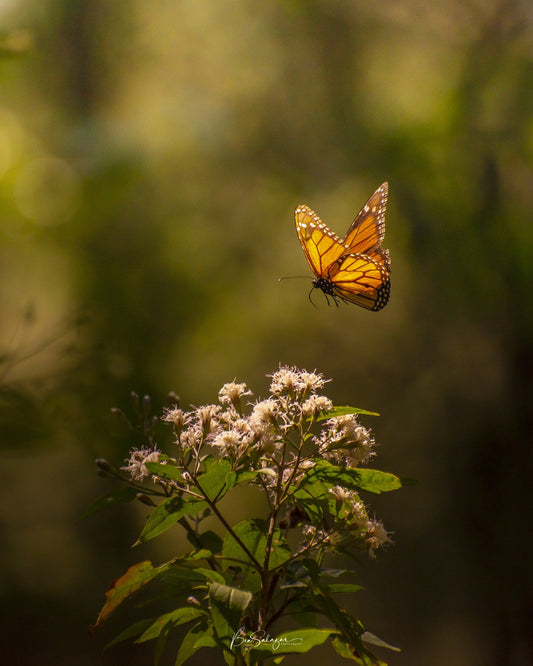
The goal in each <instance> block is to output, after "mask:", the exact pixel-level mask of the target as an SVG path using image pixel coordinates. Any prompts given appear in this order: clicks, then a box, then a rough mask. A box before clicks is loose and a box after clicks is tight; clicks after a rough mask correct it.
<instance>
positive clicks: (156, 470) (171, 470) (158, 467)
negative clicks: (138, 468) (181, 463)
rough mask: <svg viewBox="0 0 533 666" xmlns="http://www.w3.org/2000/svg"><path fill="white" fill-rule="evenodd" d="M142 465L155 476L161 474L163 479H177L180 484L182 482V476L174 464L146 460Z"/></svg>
mask: <svg viewBox="0 0 533 666" xmlns="http://www.w3.org/2000/svg"><path fill="white" fill-rule="evenodd" d="M144 466H145V467H146V469H147V470H148V471H149V472H150V474H156V475H157V476H161V477H163V478H164V479H170V480H171V481H177V482H178V483H179V484H180V485H182V484H183V476H182V475H181V472H180V470H179V469H178V468H177V467H176V466H175V465H163V463H158V462H147V463H145V464H144Z"/></svg>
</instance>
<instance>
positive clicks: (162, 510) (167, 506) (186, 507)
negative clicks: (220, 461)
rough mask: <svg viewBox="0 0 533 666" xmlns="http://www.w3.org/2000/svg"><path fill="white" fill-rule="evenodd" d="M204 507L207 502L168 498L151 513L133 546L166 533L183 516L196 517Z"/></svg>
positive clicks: (176, 497)
mask: <svg viewBox="0 0 533 666" xmlns="http://www.w3.org/2000/svg"><path fill="white" fill-rule="evenodd" d="M150 464H151V463H150ZM206 506H207V502H204V501H203V500H189V501H186V500H184V499H183V498H182V497H178V496H175V497H169V498H168V499H166V500H165V501H164V502H161V504H160V505H159V506H158V507H157V508H155V509H154V510H153V511H152V513H151V514H150V516H149V517H148V520H147V521H146V524H145V526H144V528H143V531H142V532H141V535H140V536H139V538H138V539H137V541H136V542H135V544H134V545H135V546H137V545H138V544H140V543H145V542H146V541H150V539H153V538H154V537H156V536H158V535H159V534H162V533H163V532H166V530H168V529H169V528H170V527H172V526H173V525H175V524H176V523H177V522H178V520H179V519H180V518H182V517H183V516H192V515H196V514H197V513H200V511H203V509H205V507H206Z"/></svg>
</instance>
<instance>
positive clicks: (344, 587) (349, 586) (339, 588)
mask: <svg viewBox="0 0 533 666" xmlns="http://www.w3.org/2000/svg"><path fill="white" fill-rule="evenodd" d="M324 587H325V589H326V590H327V591H328V593H329V594H336V593H337V592H359V590H364V587H363V586H362V585H355V583H334V584H332V585H325V586H324Z"/></svg>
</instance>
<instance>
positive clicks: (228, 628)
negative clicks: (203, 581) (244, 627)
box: [209, 583, 252, 649]
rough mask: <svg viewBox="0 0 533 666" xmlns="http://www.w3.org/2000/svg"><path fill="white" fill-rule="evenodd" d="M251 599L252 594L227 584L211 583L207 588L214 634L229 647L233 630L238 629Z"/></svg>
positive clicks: (236, 630)
mask: <svg viewBox="0 0 533 666" xmlns="http://www.w3.org/2000/svg"><path fill="white" fill-rule="evenodd" d="M251 601H252V594H251V593H250V592H247V591H246V590H241V589H239V588H236V587H229V586H228V585H220V584H219V583H213V584H212V585H211V586H210V588H209V606H210V608H211V617H212V619H213V625H214V627H215V631H216V634H217V636H218V638H219V640H220V641H222V643H223V645H224V646H225V647H226V648H227V649H230V642H231V639H232V636H233V635H234V634H235V632H238V631H239V627H240V625H241V620H242V617H243V616H244V614H245V612H246V609H247V608H248V606H249V604H250V602H251Z"/></svg>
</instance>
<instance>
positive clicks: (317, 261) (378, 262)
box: [294, 183, 390, 311]
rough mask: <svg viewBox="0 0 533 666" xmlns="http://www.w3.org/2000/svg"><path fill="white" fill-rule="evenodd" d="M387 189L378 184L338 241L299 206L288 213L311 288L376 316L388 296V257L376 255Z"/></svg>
mask: <svg viewBox="0 0 533 666" xmlns="http://www.w3.org/2000/svg"><path fill="white" fill-rule="evenodd" d="M388 190H389V185H388V183H383V185H381V186H380V187H378V189H377V190H376V191H375V192H374V194H373V195H372V196H371V197H370V199H369V200H368V201H367V202H366V204H365V205H364V206H363V208H362V209H361V210H360V211H359V213H358V214H357V216H356V218H355V220H354V221H353V222H352V224H351V225H350V228H349V229H348V231H347V232H346V236H345V237H344V238H343V239H341V238H339V236H337V234H334V233H333V231H331V230H330V229H328V227H327V226H326V225H325V224H324V223H323V222H322V220H321V219H320V218H319V217H318V215H317V214H316V213H314V212H313V211H312V210H311V209H310V208H308V207H307V206H304V205H300V206H297V208H296V210H295V211H294V221H295V223H296V233H297V234H298V238H299V239H300V243H301V244H302V248H303V251H304V253H305V256H306V257H307V261H308V262H309V266H311V269H312V271H313V273H314V274H315V275H316V278H315V279H314V280H313V287H315V288H317V289H322V291H323V292H324V294H325V295H326V298H327V297H328V296H331V297H332V298H333V301H334V302H335V304H336V305H338V304H339V303H338V301H339V299H340V300H341V301H344V302H346V303H355V304H356V305H360V306H361V307H363V308H366V309H367V310H374V311H376V310H381V308H384V307H385V305H387V303H388V300H389V296H390V258H389V251H388V250H382V249H381V242H382V240H383V237H384V236H385V209H386V207H387V194H388Z"/></svg>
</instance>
